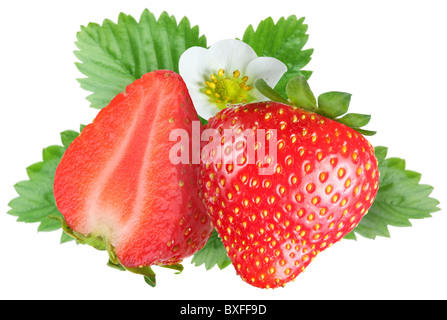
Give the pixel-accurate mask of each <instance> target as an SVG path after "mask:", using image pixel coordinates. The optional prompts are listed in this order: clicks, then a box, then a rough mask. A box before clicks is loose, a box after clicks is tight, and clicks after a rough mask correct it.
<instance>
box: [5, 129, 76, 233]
mask: <svg viewBox="0 0 447 320" xmlns="http://www.w3.org/2000/svg"><path fill="white" fill-rule="evenodd" d="M78 135H79V133H78V132H76V131H72V130H67V131H64V132H62V133H61V140H62V146H56V145H54V146H49V147H47V148H45V149H43V152H42V161H41V162H38V163H35V164H32V165H30V166H29V167H28V168H27V169H26V171H27V174H28V177H29V179H28V180H25V181H20V182H18V183H16V184H15V185H14V188H15V190H16V192H17V193H18V195H19V196H18V197H17V198H15V199H12V200H11V201H10V202H9V204H8V205H9V207H10V208H11V209H10V210H9V211H8V214H10V215H12V216H16V217H17V221H18V222H25V223H38V224H39V227H38V231H54V230H58V229H60V228H61V223H60V221H58V220H57V219H54V217H60V218H62V215H61V213H60V212H59V210H58V209H57V207H56V202H55V200H54V195H53V180H54V175H55V172H56V168H57V166H58V164H59V162H60V160H61V159H62V156H63V154H64V153H65V150H66V149H67V148H68V146H69V145H70V143H71V142H72V141H73V140H74V138H76V137H77V136H78ZM71 239H72V238H71V237H69V236H68V235H67V234H66V233H64V232H63V233H62V237H61V242H67V241H70V240H71Z"/></svg>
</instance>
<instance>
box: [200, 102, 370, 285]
mask: <svg viewBox="0 0 447 320" xmlns="http://www.w3.org/2000/svg"><path fill="white" fill-rule="evenodd" d="M204 129H205V133H206V132H207V133H208V134H207V136H210V137H211V138H210V139H209V140H211V142H209V141H206V142H204V143H203V146H202V148H203V149H202V150H203V154H202V157H203V162H202V164H201V170H200V175H199V184H200V185H201V190H202V194H201V196H202V197H203V201H204V203H205V205H206V207H207V211H208V214H209V215H210V216H211V219H212V223H213V224H214V226H215V227H216V229H217V231H218V233H219V235H220V237H221V238H222V241H223V244H224V246H225V248H226V250H227V252H228V256H229V258H230V259H231V261H232V263H233V266H234V267H235V269H236V272H237V273H238V274H239V275H240V276H241V277H242V279H243V280H244V281H246V282H248V283H249V284H251V285H253V286H256V287H260V288H275V287H279V286H284V285H285V284H286V283H287V282H289V281H291V280H294V279H295V278H296V277H297V276H298V275H299V274H300V273H301V272H302V271H303V270H304V269H305V268H306V267H307V265H309V263H310V262H311V261H312V260H313V259H314V258H315V257H316V256H317V255H318V253H320V252H321V251H323V250H325V249H326V248H328V247H330V246H331V245H332V244H334V243H335V242H337V241H339V240H340V239H342V238H343V236H345V235H346V234H347V233H349V232H350V231H351V230H352V229H353V228H354V227H355V226H356V225H357V224H358V223H359V221H360V220H361V219H362V217H363V216H364V215H365V214H366V213H367V212H368V209H369V208H370V206H371V204H372V203H373V201H374V197H375V195H376V192H377V189H378V181H379V172H378V169H377V160H376V158H375V156H374V150H373V147H372V146H371V145H370V143H369V142H368V141H367V140H366V139H365V138H364V137H363V136H362V135H361V134H359V133H358V132H357V131H355V130H353V129H351V128H349V127H347V126H345V125H344V124H341V123H339V122H336V121H334V120H331V119H328V118H326V117H323V116H321V115H318V114H316V113H312V112H307V111H303V110H301V109H297V108H294V107H292V106H290V105H286V104H281V103H276V102H261V103H253V104H248V105H244V106H236V107H233V108H227V109H224V110H222V111H221V112H219V113H218V114H217V115H216V116H214V117H212V118H211V119H210V120H209V122H208V124H207V125H206V126H205V127H204ZM206 129H209V130H206ZM275 153H276V156H275Z"/></svg>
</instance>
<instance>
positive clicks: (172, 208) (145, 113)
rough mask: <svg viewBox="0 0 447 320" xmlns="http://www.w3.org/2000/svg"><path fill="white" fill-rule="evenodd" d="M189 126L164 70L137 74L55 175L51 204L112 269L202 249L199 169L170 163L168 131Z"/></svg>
mask: <svg viewBox="0 0 447 320" xmlns="http://www.w3.org/2000/svg"><path fill="white" fill-rule="evenodd" d="M194 120H195V121H199V119H198V117H197V114H196V112H195V110H194V106H193V104H192V102H191V99H190V97H189V94H188V90H187V88H186V86H185V84H184V82H183V80H182V79H181V77H180V76H179V75H178V74H176V73H174V72H172V71H166V70H158V71H154V72H151V73H148V74H146V75H144V76H143V77H142V78H141V79H139V80H136V81H135V82H134V83H132V84H131V85H129V86H128V87H127V89H126V91H125V92H124V93H122V94H119V95H118V96H117V97H116V98H114V99H113V100H112V102H111V103H110V104H109V105H108V106H107V107H105V108H104V109H102V110H101V111H100V112H99V113H98V115H97V117H96V118H95V120H94V121H93V123H92V124H90V125H88V126H86V127H85V129H84V130H83V131H82V133H81V134H80V136H79V137H78V138H76V139H75V140H74V141H73V143H72V144H71V145H70V146H69V148H68V149H67V151H66V153H65V154H64V156H63V158H62V161H61V163H60V164H59V166H58V168H57V171H56V177H55V181H54V195H55V199H56V204H57V207H58V209H59V210H60V212H61V213H62V215H63V216H64V218H65V221H66V224H67V225H68V227H69V228H71V230H73V232H71V234H72V235H78V238H84V237H87V238H90V239H96V240H98V241H101V240H102V241H104V242H105V243H106V247H107V249H108V250H109V254H110V255H111V257H112V263H113V264H116V263H118V262H119V264H121V266H123V267H125V268H126V269H132V268H140V269H142V267H143V266H150V265H168V266H169V265H173V264H177V263H179V262H180V261H181V260H182V259H183V258H185V257H188V256H190V255H192V254H194V253H195V252H196V251H198V250H199V249H200V248H202V247H203V246H204V244H205V243H206V241H207V240H208V238H209V236H210V235H211V232H212V227H211V224H210V220H209V218H208V217H207V215H206V212H205V209H204V207H203V204H202V203H201V202H200V201H199V200H198V198H197V193H198V185H197V180H196V177H197V168H198V166H197V165H191V164H182V163H180V164H172V163H171V161H170V158H169V151H170V149H171V148H172V147H173V146H174V144H176V143H177V142H173V141H170V139H169V136H170V132H171V131H172V130H173V129H183V130H186V132H188V134H189V135H190V136H191V130H192V129H191V122H192V121H194ZM86 242H88V241H86ZM115 255H116V256H115ZM114 257H116V258H117V259H118V261H113V258H114ZM134 271H136V272H137V273H140V272H139V271H138V269H136V270H134ZM141 273H143V272H141Z"/></svg>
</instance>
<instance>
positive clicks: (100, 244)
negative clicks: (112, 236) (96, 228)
mask: <svg viewBox="0 0 447 320" xmlns="http://www.w3.org/2000/svg"><path fill="white" fill-rule="evenodd" d="M47 218H48V219H52V220H56V221H58V222H60V224H61V227H62V230H63V231H64V233H65V234H66V235H68V236H70V237H71V238H73V239H75V240H76V242H77V243H80V244H86V245H89V246H92V247H93V248H95V249H98V250H100V251H105V250H106V249H107V244H106V242H105V240H104V238H102V237H99V236H94V235H83V234H81V233H79V232H76V231H74V230H73V229H71V228H70V227H69V226H68V224H67V222H66V221H65V219H64V218H63V217H61V216H57V215H49V216H47Z"/></svg>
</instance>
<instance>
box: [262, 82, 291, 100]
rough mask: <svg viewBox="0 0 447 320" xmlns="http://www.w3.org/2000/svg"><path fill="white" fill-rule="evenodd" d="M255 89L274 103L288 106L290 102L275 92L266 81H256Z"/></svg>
mask: <svg viewBox="0 0 447 320" xmlns="http://www.w3.org/2000/svg"><path fill="white" fill-rule="evenodd" d="M255 88H256V90H258V91H259V92H260V93H262V94H263V95H264V96H265V97H267V98H269V99H270V100H272V101H276V102H281V103H286V104H288V103H289V101H287V100H286V99H284V98H283V97H282V96H281V95H280V94H279V93H278V92H276V91H275V90H273V89H272V88H271V87H270V86H269V85H268V84H267V82H265V80H264V79H258V80H256V81H255Z"/></svg>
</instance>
